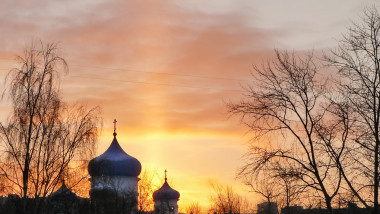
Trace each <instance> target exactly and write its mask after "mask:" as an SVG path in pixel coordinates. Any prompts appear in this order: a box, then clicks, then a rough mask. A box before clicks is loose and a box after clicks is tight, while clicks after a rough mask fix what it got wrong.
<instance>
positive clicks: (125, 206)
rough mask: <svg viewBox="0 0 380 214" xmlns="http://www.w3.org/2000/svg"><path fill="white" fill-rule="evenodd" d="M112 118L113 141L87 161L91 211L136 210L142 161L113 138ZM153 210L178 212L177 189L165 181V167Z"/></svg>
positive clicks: (99, 212) (123, 211) (114, 211)
mask: <svg viewBox="0 0 380 214" xmlns="http://www.w3.org/2000/svg"><path fill="white" fill-rule="evenodd" d="M116 136H117V134H116V120H115V121H114V133H113V140H112V142H111V145H110V146H109V148H108V149H107V150H106V151H105V152H104V153H103V154H101V155H100V156H98V157H96V158H94V159H92V160H91V161H90V162H89V164H88V172H89V174H90V176H91V178H90V181H91V189H90V197H91V207H92V208H91V209H92V212H93V213H98V214H102V213H136V212H137V209H138V208H137V204H138V203H137V202H138V201H137V200H138V197H137V196H138V181H139V180H140V179H139V177H138V176H139V175H140V172H141V163H140V162H139V161H138V160H137V159H136V158H134V157H132V156H130V155H129V154H127V153H126V152H125V151H124V150H123V149H122V148H121V146H120V144H119V142H118V141H117V138H116ZM153 198H154V201H155V206H154V207H155V213H160V214H166V213H167V214H177V213H178V205H177V201H178V200H179V192H177V191H176V190H174V189H172V188H171V187H170V186H169V184H168V183H167V178H166V170H165V182H164V184H163V186H162V187H161V188H160V189H159V190H157V191H156V192H154V194H153Z"/></svg>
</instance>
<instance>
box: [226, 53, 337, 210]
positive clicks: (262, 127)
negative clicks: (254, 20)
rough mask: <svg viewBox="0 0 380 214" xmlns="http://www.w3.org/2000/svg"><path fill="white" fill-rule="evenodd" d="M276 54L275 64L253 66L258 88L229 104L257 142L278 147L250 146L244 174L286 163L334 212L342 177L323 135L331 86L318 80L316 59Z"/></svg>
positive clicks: (310, 56)
mask: <svg viewBox="0 0 380 214" xmlns="http://www.w3.org/2000/svg"><path fill="white" fill-rule="evenodd" d="M275 53H276V58H275V60H274V61H270V62H268V63H267V64H264V65H263V66H262V67H257V66H254V72H255V73H254V84H253V85H251V86H250V87H248V88H247V94H246V98H245V99H243V100H242V101H241V102H239V103H230V104H228V108H229V111H230V112H231V113H232V114H237V115H241V119H242V122H243V123H245V124H246V125H247V126H248V127H249V128H250V129H251V130H252V131H253V133H254V134H255V139H256V140H261V141H263V139H264V138H263V137H264V136H267V137H268V138H269V137H273V136H275V138H272V139H270V138H269V141H270V142H271V143H272V144H273V148H271V147H270V146H268V145H265V146H255V145H252V146H251V147H250V149H249V151H248V153H247V156H248V159H247V162H246V164H245V165H244V167H243V168H242V171H243V172H246V173H250V172H254V171H255V170H256V169H257V167H258V166H259V165H265V164H267V163H268V162H273V161H281V160H287V161H289V162H290V163H292V164H293V165H294V166H297V167H298V168H300V169H302V172H303V174H302V176H301V177H300V179H301V180H302V182H303V183H304V185H307V186H308V188H312V189H314V190H315V191H318V192H319V193H321V195H322V197H323V198H324V201H325V204H326V206H327V209H328V210H329V212H330V213H332V206H331V201H332V199H333V198H334V197H335V196H336V194H337V193H338V191H339V188H340V184H341V176H340V172H339V170H337V168H336V166H335V164H334V161H333V160H332V157H331V154H330V153H329V151H326V147H325V145H324V142H323V141H322V140H321V138H320V134H319V127H323V120H324V116H325V112H326V110H325V108H324V107H323V104H324V103H325V102H326V99H325V98H324V96H325V94H326V82H325V81H321V77H320V76H318V75H319V73H318V72H319V71H320V68H319V66H318V65H317V63H316V62H315V60H314V58H313V54H308V55H306V56H304V57H297V56H296V55H295V54H289V53H288V52H280V51H277V50H276V52H275ZM338 158H339V157H338ZM250 159H251V160H250Z"/></svg>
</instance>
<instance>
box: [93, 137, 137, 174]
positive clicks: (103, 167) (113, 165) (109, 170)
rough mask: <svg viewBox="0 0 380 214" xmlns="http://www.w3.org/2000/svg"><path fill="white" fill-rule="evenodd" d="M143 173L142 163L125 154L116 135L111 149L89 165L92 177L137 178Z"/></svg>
mask: <svg viewBox="0 0 380 214" xmlns="http://www.w3.org/2000/svg"><path fill="white" fill-rule="evenodd" d="M140 172H141V164H140V162H139V161H138V160H137V159H136V158H134V157H132V156H130V155H128V154H127V153H125V152H124V150H123V149H122V148H121V147H120V145H119V143H118V142H117V139H116V133H114V138H113V141H112V143H111V145H110V147H109V148H108V149H107V150H106V151H105V152H104V153H103V154H102V155H100V156H98V157H96V158H94V159H92V160H91V161H90V163H89V164H88V173H89V174H90V175H91V177H97V176H132V177H137V176H139V174H140Z"/></svg>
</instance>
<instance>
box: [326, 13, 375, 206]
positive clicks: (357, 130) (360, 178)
mask: <svg viewBox="0 0 380 214" xmlns="http://www.w3.org/2000/svg"><path fill="white" fill-rule="evenodd" d="M379 30H380V14H379V11H378V10H377V8H375V7H372V8H368V9H366V10H365V11H364V16H363V17H362V20H361V22H360V23H353V24H352V26H351V27H349V29H348V33H347V34H345V35H343V38H342V40H341V41H339V46H338V48H337V49H335V50H332V51H331V55H330V56H327V57H326V58H327V61H328V63H329V64H330V65H332V66H335V67H336V68H337V69H338V73H339V78H340V82H339V94H340V96H341V97H342V98H341V100H340V102H336V103H335V105H336V106H338V108H340V110H341V111H340V112H339V114H337V118H341V119H342V120H346V121H349V122H350V123H351V124H352V125H350V129H349V133H348V136H349V138H348V139H347V141H348V142H347V144H349V148H351V151H350V152H348V153H347V160H348V161H347V162H343V163H342V165H341V166H340V167H339V168H340V170H341V173H342V175H343V178H344V180H345V181H346V183H347V186H348V188H349V189H350V190H351V191H352V193H353V194H354V196H355V197H356V198H357V199H358V200H359V201H360V202H361V203H362V204H363V205H365V206H366V207H367V208H369V207H370V206H371V205H373V206H374V210H373V212H374V213H377V212H378V210H379V205H378V203H379V175H380V174H379V153H380V151H379V147H380V55H379V51H380V35H379ZM348 119H349V120H348Z"/></svg>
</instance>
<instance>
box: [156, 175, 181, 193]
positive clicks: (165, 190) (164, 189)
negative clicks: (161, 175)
mask: <svg viewBox="0 0 380 214" xmlns="http://www.w3.org/2000/svg"><path fill="white" fill-rule="evenodd" d="M166 172H167V171H166V170H165V183H164V184H163V185H162V187H161V188H160V189H158V190H156V191H155V192H154V193H153V199H154V201H160V200H177V201H178V199H179V195H180V194H179V192H178V191H177V190H175V189H173V188H171V187H170V186H169V184H168V181H167V178H166Z"/></svg>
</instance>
